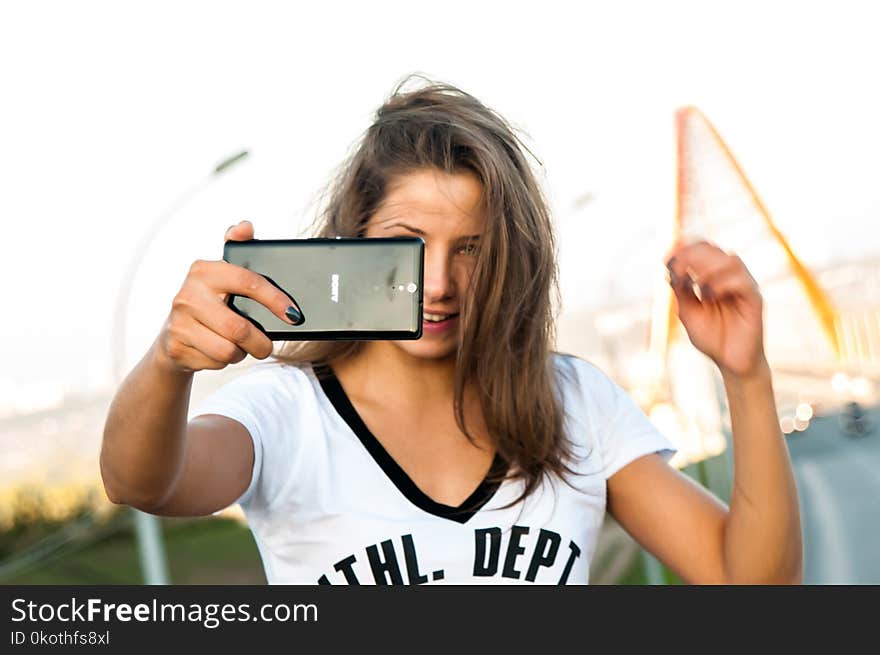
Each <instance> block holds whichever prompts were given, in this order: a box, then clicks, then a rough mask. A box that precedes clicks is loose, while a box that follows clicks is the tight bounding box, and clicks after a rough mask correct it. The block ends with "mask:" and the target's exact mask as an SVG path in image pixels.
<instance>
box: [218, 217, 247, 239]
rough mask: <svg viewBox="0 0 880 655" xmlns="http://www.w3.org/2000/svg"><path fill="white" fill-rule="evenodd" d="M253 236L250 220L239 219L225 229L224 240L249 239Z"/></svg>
mask: <svg viewBox="0 0 880 655" xmlns="http://www.w3.org/2000/svg"><path fill="white" fill-rule="evenodd" d="M253 238H254V225H253V223H251V222H250V221H240V222H239V223H237V224H236V225H230V226H229V228H228V229H227V230H226V236H225V238H224V241H249V240H250V239H253Z"/></svg>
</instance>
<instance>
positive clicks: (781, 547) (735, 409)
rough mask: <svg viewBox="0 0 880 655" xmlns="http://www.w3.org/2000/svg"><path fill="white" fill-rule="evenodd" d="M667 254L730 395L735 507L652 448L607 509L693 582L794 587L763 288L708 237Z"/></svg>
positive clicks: (691, 320) (689, 327) (797, 562)
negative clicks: (653, 452) (766, 347)
mask: <svg viewBox="0 0 880 655" xmlns="http://www.w3.org/2000/svg"><path fill="white" fill-rule="evenodd" d="M670 254H671V255H673V257H672V258H671V260H670V262H669V263H668V267H669V270H670V284H671V285H672V287H673V290H674V291H675V298H676V304H677V308H678V316H679V318H680V319H681V321H682V324H683V325H684V327H685V329H686V331H687V333H688V336H689V338H690V340H691V342H692V343H693V344H694V346H695V347H696V348H697V349H698V350H700V351H701V352H702V353H704V354H705V355H707V356H708V357H710V358H711V359H712V360H713V361H714V362H715V363H716V365H717V366H718V367H719V369H720V371H721V374H722V378H723V380H724V385H725V389H726V392H727V400H728V405H729V408H730V415H731V423H732V429H733V453H734V478H733V491H732V495H731V500H730V508H729V509H728V508H727V507H726V506H725V505H724V504H723V503H722V502H721V501H719V500H718V499H717V498H716V497H715V496H713V495H712V494H710V493H709V492H708V491H706V490H705V489H703V488H702V487H701V486H700V485H698V484H697V483H695V482H693V481H692V480H690V478H688V477H687V476H685V475H684V474H682V473H680V472H678V471H676V470H675V469H673V468H672V467H670V466H668V465H667V464H666V463H665V462H664V461H663V460H662V458H661V457H660V456H659V455H648V456H645V457H641V458H639V459H637V460H635V461H633V462H632V463H630V464H629V465H627V466H625V467H623V468H622V469H621V470H620V471H618V472H617V473H616V474H615V475H613V476H612V477H611V478H609V480H608V504H609V511H610V512H611V513H612V515H613V516H614V517H615V518H616V519H617V520H618V521H619V522H620V523H621V525H622V526H623V527H624V528H625V529H626V530H627V531H628V532H629V533H630V534H631V535H632V536H633V537H634V538H635V539H636V540H637V541H639V543H641V544H642V545H643V546H644V547H645V548H646V549H647V550H648V551H650V552H651V553H653V554H654V555H655V556H657V558H658V559H660V560H661V561H663V562H664V563H665V564H667V565H668V566H669V567H670V568H671V569H672V570H673V571H675V572H676V573H677V574H678V575H679V576H680V577H681V578H682V579H684V580H685V581H687V582H690V583H727V584H749V583H763V584H798V583H800V582H801V581H802V575H803V562H802V557H803V556H802V537H801V523H800V513H799V509H798V500H797V489H796V486H795V481H794V474H793V472H792V468H791V461H790V458H789V454H788V449H787V447H786V444H785V439H784V437H783V436H782V432H781V430H780V429H779V420H778V416H777V414H776V405H775V401H774V398H773V387H772V384H771V375H770V367H769V365H768V363H767V360H766V358H765V355H764V349H763V321H762V312H763V302H762V299H761V295H760V292H759V290H758V286H757V284H756V283H755V281H754V279H753V278H752V277H751V275H749V272H748V270H747V269H746V268H745V266H744V264H743V262H742V261H741V260H740V259H739V257H736V256H735V255H728V254H727V253H724V252H723V251H722V250H721V249H720V248H717V247H716V246H714V245H712V244H709V243H707V242H705V241H702V242H699V243H695V244H692V245H689V246H683V247H679V248H676V249H674V250H673V252H671V253H670ZM692 281H694V282H696V283H698V284H699V285H700V289H701V296H702V299H698V298H697V297H696V295H695V294H694V292H693V290H692V287H691V283H692Z"/></svg>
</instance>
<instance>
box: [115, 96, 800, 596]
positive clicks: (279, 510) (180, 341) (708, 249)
mask: <svg viewBox="0 0 880 655" xmlns="http://www.w3.org/2000/svg"><path fill="white" fill-rule="evenodd" d="M322 219H323V223H322V228H321V229H320V231H319V235H321V236H329V235H340V236H359V237H376V236H403V235H418V236H421V237H422V238H423V239H424V241H425V278H424V307H425V322H424V326H423V329H424V336H423V337H422V338H421V339H419V340H416V341H399V342H397V341H363V342H348V343H342V342H337V343H333V342H312V343H295V342H288V343H287V344H285V345H284V347H282V348H281V349H280V351H279V352H278V353H277V354H274V355H273V348H272V343H271V342H270V341H269V340H268V339H267V338H266V337H265V335H263V334H262V333H260V332H259V331H258V330H256V329H255V328H254V327H253V326H252V325H251V324H250V323H249V322H248V321H246V320H244V319H243V318H241V317H240V316H238V315H237V314H235V313H233V312H232V311H231V310H229V309H228V308H227V307H226V305H225V304H224V301H225V300H226V298H227V297H228V295H229V294H239V295H245V296H249V297H251V298H253V299H255V300H257V301H259V302H260V303H262V304H263V305H265V306H266V307H267V308H269V309H270V310H271V311H273V312H274V313H275V314H276V315H277V316H279V317H281V318H282V319H284V318H285V317H286V316H287V317H288V318H286V319H285V320H288V321H289V322H294V321H293V320H291V319H290V318H289V316H293V317H294V319H295V318H296V316H295V312H296V310H295V309H294V308H291V307H289V302H288V299H287V297H286V296H285V295H284V294H282V293H281V292H280V291H279V290H278V289H276V288H275V287H273V286H272V285H271V284H269V283H268V282H266V281H265V280H264V279H263V278H262V277H261V276H259V275H257V274H254V273H253V272H251V271H248V270H245V269H243V268H239V267H236V266H234V265H231V264H228V263H226V262H222V261H197V262H195V263H194V264H193V265H192V267H191V269H190V271H189V274H188V275H187V277H186V280H185V281H184V283H183V286H182V288H181V289H180V291H179V293H178V294H177V296H176V297H175V298H174V301H173V303H172V307H171V312H170V314H169V317H168V320H167V322H166V323H165V325H164V327H163V329H162V331H161V333H160V334H159V336H158V338H157V339H156V341H155V343H154V344H153V346H152V347H151V348H150V350H149V352H148V353H147V354H146V356H145V357H144V358H143V359H142V360H141V362H140V363H139V364H138V365H137V367H136V368H135V369H134V370H133V371H132V372H131V374H130V375H129V376H128V378H127V379H126V380H125V382H124V383H123V384H122V386H121V387H120V389H119V391H118V393H117V395H116V398H115V399H114V401H113V404H112V406H111V409H110V413H109V416H108V418H107V423H106V427H105V433H104V443H103V448H102V452H101V471H102V475H103V479H104V485H105V488H106V491H107V494H108V496H109V497H110V499H111V500H112V501H114V502H116V503H125V504H129V505H132V506H134V507H137V508H140V509H142V510H144V511H147V512H151V513H153V514H158V515H165V516H195V515H204V514H210V513H212V512H215V511H217V510H219V509H222V508H224V507H226V506H228V505H230V504H232V503H235V502H238V503H240V504H241V506H242V507H243V509H244V511H245V513H246V516H247V519H248V523H249V525H250V527H251V529H252V531H253V533H254V536H255V539H256V542H257V545H258V547H259V550H260V553H261V556H262V559H263V563H264V566H265V569H266V576H267V579H268V581H269V582H270V583H276V582H279V583H297V584H314V583H320V584H422V583H436V582H440V583H537V584H565V583H568V584H572V583H579V584H584V583H587V582H588V575H589V564H590V559H591V557H592V555H593V552H594V549H595V545H596V539H597V536H598V533H599V529H600V527H601V524H602V520H603V516H604V513H605V511H606V509H607V510H608V511H609V512H611V514H612V515H613V516H614V517H615V518H616V519H617V521H618V522H619V523H620V524H621V525H622V526H623V527H624V528H625V529H626V530H627V531H628V532H629V534H631V535H632V536H633V537H634V538H635V539H636V540H637V541H638V542H639V543H640V544H641V545H642V546H644V547H645V548H646V549H647V550H648V551H650V552H651V553H653V554H654V555H655V556H656V557H658V558H659V559H660V560H661V561H662V562H664V563H665V564H667V565H668V566H669V567H670V568H671V569H672V570H673V571H675V572H676V573H677V574H678V575H679V576H681V577H682V578H683V579H684V580H685V581H688V582H693V583H782V584H788V583H797V582H799V581H800V579H801V538H800V519H799V515H798V504H797V497H796V490H795V485H794V479H793V475H792V471H791V465H790V462H789V458H788V453H787V449H786V445H785V441H784V439H783V437H782V434H781V433H780V430H779V428H778V422H777V416H776V410H775V405H774V399H773V392H772V388H771V378H770V370H769V367H768V365H767V361H766V359H765V357H764V352H763V328H762V300H761V295H760V293H759V290H758V288H757V286H756V284H755V282H754V280H753V279H752V278H751V276H750V275H749V273H748V271H747V270H746V268H745V267H744V265H743V263H742V261H741V260H740V259H739V258H738V257H736V256H735V255H731V254H727V253H725V252H724V251H722V250H721V249H719V248H717V247H715V246H714V245H712V244H709V243H707V242H700V243H695V244H692V245H687V246H681V247H677V248H675V249H674V250H673V251H672V252H670V253H669V259H668V268H669V275H670V284H671V285H672V287H673V289H674V290H675V296H676V299H677V305H678V315H679V317H680V319H681V321H682V322H683V324H684V326H685V328H686V329H687V333H688V335H689V337H690V339H691V341H692V342H693V344H694V345H695V347H696V348H698V349H699V350H700V351H702V352H703V353H705V354H706V355H707V356H708V357H710V358H711V359H712V360H713V361H714V362H715V363H716V364H717V366H718V367H719V369H720V371H721V374H722V376H723V379H724V383H725V386H726V390H727V396H728V401H729V405H730V413H731V417H732V425H733V433H734V437H733V438H734V461H735V481H734V489H733V494H732V498H731V503H730V507H729V508H728V507H726V506H725V505H724V504H723V503H722V502H720V501H719V500H718V499H717V498H715V497H714V496H713V495H711V494H710V493H709V492H707V491H706V490H705V489H703V488H702V487H700V486H699V485H697V484H695V483H694V482H692V481H691V480H690V479H689V478H688V477H686V476H685V475H683V474H681V473H680V472H678V471H677V470H675V469H674V468H672V467H670V466H669V465H668V464H667V461H666V459H668V457H669V455H670V454H671V453H672V452H674V451H673V446H672V445H671V444H670V443H669V442H668V441H667V439H666V438H665V437H664V436H663V435H662V434H660V433H659V432H658V431H657V430H656V429H655V428H654V427H653V425H652V424H651V423H650V422H649V421H648V419H647V418H646V417H645V415H644V413H642V412H641V410H640V409H639V408H638V406H637V405H636V404H635V403H634V401H633V400H632V399H631V398H630V397H629V396H628V395H627V394H626V393H625V392H624V391H623V389H621V388H620V387H619V386H618V385H616V384H615V383H614V382H612V381H611V380H610V379H609V378H608V377H607V376H606V375H605V374H604V373H603V372H602V371H600V370H599V369H598V368H597V367H595V366H594V365H592V364H590V363H588V362H586V361H583V360H580V359H577V358H575V357H570V356H565V355H561V354H558V353H555V352H553V350H552V347H553V334H554V331H553V319H554V316H553V309H552V307H553V300H554V294H555V293H556V287H555V283H556V265H555V242H554V235H553V230H552V223H551V219H550V215H549V212H548V209H547V205H546V203H545V200H544V198H543V197H542V194H541V192H540V189H539V187H538V184H537V183H536V181H535V179H534V177H533V174H532V172H531V170H530V167H529V163H528V161H527V159H526V157H525V155H524V154H523V148H522V147H521V144H520V143H519V141H518V140H517V138H516V137H515V136H514V134H513V131H512V130H511V129H510V127H509V126H508V125H507V123H506V122H505V121H504V120H503V119H502V118H501V117H499V116H498V115H497V114H496V113H494V112H493V111H491V110H490V109H488V108H486V107H485V106H484V105H482V104H481V103H480V102H479V101H477V100H476V99H475V98H473V97H472V96H470V95H468V94H466V93H463V92H462V91H460V90H458V89H455V88H454V87H450V86H446V85H439V84H430V85H427V86H423V87H422V88H419V89H416V90H410V91H404V90H402V89H401V88H398V90H396V91H395V93H393V94H392V96H391V97H390V98H389V100H388V101H387V102H386V103H385V104H384V105H383V106H382V107H381V108H380V109H379V110H378V112H377V114H376V119H375V122H374V123H373V124H372V125H371V126H370V128H369V129H368V130H367V132H366V134H365V135H364V137H363V139H362V140H361V142H360V144H359V146H358V148H357V149H356V151H355V153H354V155H353V156H352V158H351V159H350V160H349V161H348V162H347V163H346V165H345V166H344V167H343V168H342V169H341V173H340V175H339V176H338V178H337V180H336V182H335V184H334V186H333V187H332V189H331V192H330V195H329V202H328V203H327V206H326V210H325V212H324V214H323V216H322ZM253 237H254V230H253V226H252V225H251V224H250V223H249V222H247V221H244V222H241V223H239V224H238V225H235V226H232V227H231V228H230V229H229V230H228V231H227V233H226V239H239V240H244V239H251V238H253ZM692 279H694V280H698V281H699V283H700V284H701V287H702V293H701V298H702V299H701V300H698V299H697V297H696V296H695V295H694V292H693V289H692V286H691V280H692ZM294 295H295V292H294ZM290 312H292V313H290ZM248 354H250V355H252V356H253V357H255V358H257V359H260V360H267V359H268V358H269V357H270V355H273V357H272V359H271V360H268V361H264V362H260V363H258V364H256V365H255V366H254V367H252V368H251V369H249V370H248V371H246V372H245V373H244V374H242V375H241V376H239V377H237V378H235V379H234V380H233V381H231V382H230V383H228V384H226V385H225V386H223V387H222V388H221V389H219V390H218V391H216V392H215V393H214V394H213V395H212V396H211V397H210V398H208V399H207V400H206V401H205V402H203V403H202V404H201V405H200V406H199V407H198V408H196V409H195V411H190V410H189V394H190V388H191V384H192V380H193V375H194V374H195V372H197V371H199V370H202V369H220V368H223V367H225V366H227V365H228V364H231V363H237V362H240V361H241V360H242V359H244V358H245V357H246V356H247V355H248ZM188 413H189V415H190V416H192V418H191V420H189V421H188V420H187V419H188Z"/></svg>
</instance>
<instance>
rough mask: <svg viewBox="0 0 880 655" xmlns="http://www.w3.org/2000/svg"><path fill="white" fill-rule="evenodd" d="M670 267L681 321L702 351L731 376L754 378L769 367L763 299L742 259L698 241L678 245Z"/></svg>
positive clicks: (669, 256)
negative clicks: (765, 347) (695, 287)
mask: <svg viewBox="0 0 880 655" xmlns="http://www.w3.org/2000/svg"><path fill="white" fill-rule="evenodd" d="M666 266H667V269H668V270H669V283H670V285H671V286H672V289H673V291H674V293H675V305H676V311H677V313H678V317H679V319H680V320H681V322H682V325H683V326H684V329H685V331H686V332H687V335H688V337H689V338H690V340H691V343H692V344H693V345H694V347H695V348H696V349H697V350H699V351H700V352H702V353H703V354H705V355H706V356H707V357H709V358H710V359H711V360H712V361H714V362H715V364H716V365H717V366H718V367H719V369H720V370H721V372H722V373H725V374H729V375H734V376H748V375H751V374H752V373H754V372H757V371H758V370H760V369H761V367H762V366H764V365H766V358H765V355H764V323H763V306H764V305H763V298H762V297H761V292H760V290H759V288H758V284H757V283H756V282H755V280H754V278H753V277H752V276H751V274H750V273H749V271H748V269H746V266H745V264H744V263H743V261H742V260H741V259H740V258H739V257H738V256H736V255H735V254H728V253H726V252H724V251H723V250H722V249H721V248H719V247H718V246H715V245H713V244H711V243H709V242H708V241H698V242H696V243H692V244H689V245H676V246H674V247H673V248H672V249H671V250H670V251H669V252H668V253H667V254H666ZM694 285H698V287H699V293H700V297H699V298H698V297H697V295H696V293H695V292H694V289H693V286H694Z"/></svg>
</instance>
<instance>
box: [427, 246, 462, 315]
mask: <svg viewBox="0 0 880 655" xmlns="http://www.w3.org/2000/svg"><path fill="white" fill-rule="evenodd" d="M454 295H455V280H454V279H453V277H452V266H451V262H450V259H449V256H448V254H447V253H446V252H444V251H440V250H439V249H428V248H426V249H425V305H426V306H429V305H430V303H434V302H439V301H442V300H446V299H448V298H451V297H452V296H454Z"/></svg>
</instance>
